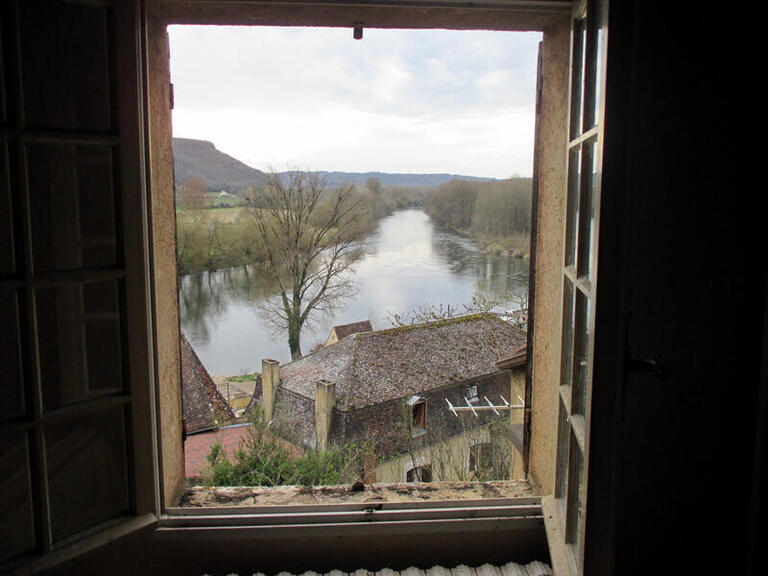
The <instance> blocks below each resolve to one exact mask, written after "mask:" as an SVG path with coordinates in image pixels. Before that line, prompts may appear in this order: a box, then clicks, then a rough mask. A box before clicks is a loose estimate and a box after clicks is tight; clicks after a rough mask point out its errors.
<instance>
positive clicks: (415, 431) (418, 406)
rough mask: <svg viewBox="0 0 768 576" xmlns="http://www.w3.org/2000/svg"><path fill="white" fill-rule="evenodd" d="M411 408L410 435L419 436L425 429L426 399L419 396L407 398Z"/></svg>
mask: <svg viewBox="0 0 768 576" xmlns="http://www.w3.org/2000/svg"><path fill="white" fill-rule="evenodd" d="M408 405H409V406H410V408H411V436H412V437H416V436H421V435H422V434H425V433H426V431H427V401H426V400H425V399H424V398H422V397H421V396H412V397H411V399H410V400H408Z"/></svg>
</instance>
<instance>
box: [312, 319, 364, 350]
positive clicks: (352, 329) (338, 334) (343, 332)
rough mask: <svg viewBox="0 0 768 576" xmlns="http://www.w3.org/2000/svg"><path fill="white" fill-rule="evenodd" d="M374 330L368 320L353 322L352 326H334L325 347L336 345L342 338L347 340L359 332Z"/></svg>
mask: <svg viewBox="0 0 768 576" xmlns="http://www.w3.org/2000/svg"><path fill="white" fill-rule="evenodd" d="M372 330H373V326H371V323H370V321H368V320H362V321H360V322H352V323H351V324H341V325H339V326H334V327H333V328H331V333H330V334H328V338H326V340H325V343H324V344H323V346H330V345H331V344H335V343H336V342H338V341H339V340H341V339H342V338H346V337H347V336H349V335H350V334H357V333H358V332H371V331H372Z"/></svg>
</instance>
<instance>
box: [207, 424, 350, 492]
mask: <svg viewBox="0 0 768 576" xmlns="http://www.w3.org/2000/svg"><path fill="white" fill-rule="evenodd" d="M252 423H253V426H252V427H251V428H250V429H249V431H248V437H247V438H246V439H245V440H244V441H243V442H241V444H240V446H239V447H238V448H237V450H235V451H234V453H233V455H232V459H230V458H229V456H228V455H227V453H226V451H225V450H224V447H223V446H222V444H221V443H220V442H217V443H216V444H214V445H213V446H211V451H210V452H209V453H208V455H207V459H208V467H207V469H206V471H205V473H204V475H203V478H204V483H205V484H207V485H209V486H283V485H287V486H295V485H300V486H318V485H329V484H343V483H349V482H353V481H355V480H358V479H360V477H361V465H360V463H361V456H362V453H363V451H362V449H361V448H360V447H358V446H356V445H354V444H348V445H345V446H343V447H338V446H331V447H330V448H329V449H328V450H326V451H324V452H321V451H318V450H306V451H305V452H304V453H303V454H302V455H300V456H296V455H295V453H294V451H292V450H290V449H289V447H288V445H287V443H286V442H285V441H284V440H282V439H280V438H278V437H276V435H275V434H273V433H271V432H270V430H268V428H267V422H266V421H265V418H264V415H263V412H261V410H257V411H256V412H255V413H254V415H253V417H252Z"/></svg>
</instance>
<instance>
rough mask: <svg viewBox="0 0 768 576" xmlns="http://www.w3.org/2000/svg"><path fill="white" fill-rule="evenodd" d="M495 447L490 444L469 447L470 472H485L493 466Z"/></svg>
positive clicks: (483, 443)
mask: <svg viewBox="0 0 768 576" xmlns="http://www.w3.org/2000/svg"><path fill="white" fill-rule="evenodd" d="M492 450H493V446H492V445H491V443H490V442H478V443H477V444H473V445H472V446H470V447H469V471H470V472H483V471H485V470H489V469H490V468H491V466H492V465H493V460H492V458H493V452H492Z"/></svg>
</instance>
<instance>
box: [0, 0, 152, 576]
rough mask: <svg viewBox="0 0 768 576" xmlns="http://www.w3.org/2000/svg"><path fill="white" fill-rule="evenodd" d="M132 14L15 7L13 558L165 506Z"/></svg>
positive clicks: (6, 487)
mask: <svg viewBox="0 0 768 576" xmlns="http://www.w3.org/2000/svg"><path fill="white" fill-rule="evenodd" d="M129 14H130V10H125V9H124V7H120V8H118V7H116V6H113V5H112V4H111V3H109V2H100V3H69V2H42V1H25V2H4V3H3V4H2V6H1V7H0V75H2V76H3V80H6V79H7V80H8V81H7V82H5V81H3V82H2V86H1V87H0V92H2V96H1V97H0V104H2V107H1V111H2V116H1V117H0V213H1V214H2V219H3V221H2V225H0V231H1V232H0V234H1V235H2V236H3V238H2V242H3V250H2V252H0V332H1V333H2V336H0V358H2V360H0V362H1V363H2V366H3V368H4V369H3V375H2V391H3V395H4V397H3V400H2V402H0V404H2V408H0V519H1V520H0V570H2V569H3V568H5V567H6V566H13V565H14V564H15V563H18V561H19V560H20V559H23V558H34V557H39V556H43V555H48V556H49V557H50V556H52V555H53V556H55V555H56V554H60V552H59V551H60V550H64V549H66V547H67V545H68V544H69V543H71V542H74V541H78V540H83V539H84V538H86V537H88V536H89V535H90V534H92V533H94V532H95V531H97V530H101V531H103V530H106V529H109V528H112V529H113V531H114V530H115V529H117V528H118V527H119V526H121V525H123V526H124V525H126V521H127V520H128V519H129V518H131V517H135V516H137V515H138V514H141V513H146V512H152V511H154V495H153V489H154V487H153V485H152V480H151V472H152V467H153V464H152V463H151V454H152V439H151V438H152V431H151V427H152V424H151V419H150V411H149V410H148V402H150V396H149V391H150V389H149V386H148V383H149V369H150V361H149V358H148V356H147V355H145V354H144V352H146V339H147V327H148V319H147V314H146V308H145V307H144V303H145V302H146V293H145V292H144V286H143V281H142V279H143V274H144V271H143V264H141V263H140V262H142V261H143V250H144V246H143V244H142V240H141V239H142V236H143V233H142V228H141V226H142V215H141V214H140V210H141V202H140V185H139V184H138V183H139V182H140V181H141V180H140V176H139V174H140V172H141V168H142V166H141V161H140V159H139V158H137V157H136V156H135V155H134V152H135V150H132V149H131V147H130V146H123V143H124V141H125V140H128V139H129V137H128V136H126V138H125V140H124V138H123V136H124V132H128V133H130V130H131V129H132V128H131V127H130V125H131V123H135V124H133V129H135V127H136V126H138V110H137V109H136V110H133V111H131V110H132V108H131V105H132V104H135V102H136V97H137V95H138V93H137V92H134V93H133V96H131V92H130V89H131V87H133V88H134V89H135V88H136V86H135V84H131V81H130V80H128V81H127V83H126V80H127V79H128V78H129V77H130V76H129V75H130V72H131V71H132V73H133V78H134V80H135V79H136V74H137V72H136V68H135V60H134V61H131V56H135V54H131V53H130V50H126V51H125V53H124V54H123V56H125V58H121V59H119V60H118V58H116V54H115V51H116V45H117V43H118V40H117V39H118V37H119V36H120V35H121V34H126V33H128V30H129V27H131V26H132V24H133V22H132V21H131V20H130V16H129V17H128V18H125V16H126V15H129ZM116 22H119V25H117V24H116ZM131 98H133V99H131ZM120 106H123V109H121V108H120ZM128 165H130V166H132V167H133V170H134V171H138V173H139V174H137V173H136V172H129V171H126V170H125V168H126V166H128ZM134 448H135V451H134ZM147 472H149V474H147ZM150 521H151V520H150Z"/></svg>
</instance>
